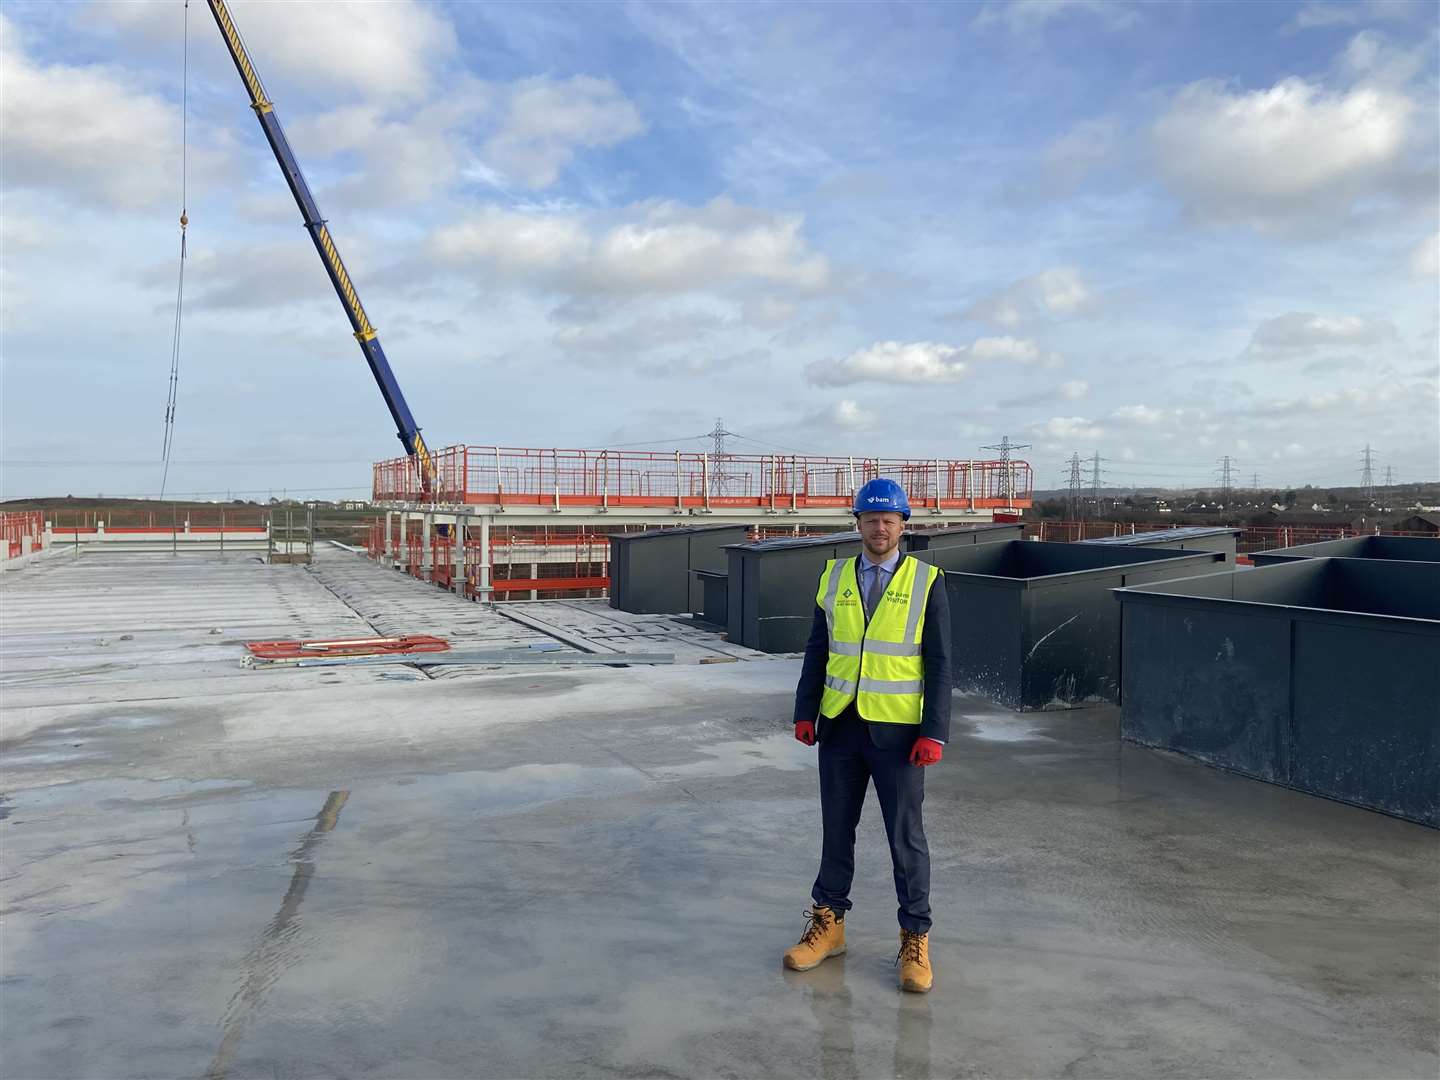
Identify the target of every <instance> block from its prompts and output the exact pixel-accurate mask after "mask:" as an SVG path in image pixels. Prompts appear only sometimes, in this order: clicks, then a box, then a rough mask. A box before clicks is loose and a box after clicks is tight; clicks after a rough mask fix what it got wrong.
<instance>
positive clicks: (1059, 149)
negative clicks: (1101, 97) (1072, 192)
mask: <svg viewBox="0 0 1440 1080" xmlns="http://www.w3.org/2000/svg"><path fill="white" fill-rule="evenodd" d="M1121 145H1122V140H1121V136H1120V131H1119V128H1118V127H1117V125H1116V124H1115V122H1114V121H1113V120H1108V119H1098V120H1085V121H1082V122H1081V123H1079V124H1077V125H1075V127H1073V128H1071V129H1070V130H1069V131H1067V132H1066V133H1065V134H1064V135H1060V136H1058V137H1056V138H1054V139H1052V140H1051V141H1050V142H1048V143H1047V144H1046V145H1045V150H1044V154H1043V157H1044V162H1045V169H1046V171H1047V172H1048V173H1049V174H1050V176H1051V178H1052V179H1053V180H1055V181H1056V182H1058V183H1059V184H1061V185H1066V186H1070V185H1074V184H1076V183H1078V182H1079V181H1080V180H1082V179H1083V178H1084V177H1085V176H1086V174H1088V173H1089V172H1091V171H1092V170H1094V169H1097V168H1099V167H1100V166H1102V165H1104V164H1106V163H1107V162H1113V161H1114V160H1115V159H1116V157H1117V156H1118V155H1119V153H1120V149H1121Z"/></svg>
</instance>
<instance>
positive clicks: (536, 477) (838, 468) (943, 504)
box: [373, 446, 1034, 512]
mask: <svg viewBox="0 0 1440 1080" xmlns="http://www.w3.org/2000/svg"><path fill="white" fill-rule="evenodd" d="M433 460H434V463H435V470H436V481H435V486H434V489H433V491H432V492H431V494H430V495H429V496H426V495H425V494H424V493H423V492H422V489H421V485H420V476H419V472H418V469H417V466H416V465H415V462H414V460H413V459H411V458H409V457H400V458H391V459H389V460H387V461H380V462H376V464H375V467H374V477H373V494H374V499H375V501H376V502H403V503H421V502H429V503H435V504H438V505H451V506H458V505H486V506H501V507H504V506H516V507H519V506H548V507H552V508H555V509H560V508H562V507H567V506H568V507H590V506H598V507H612V506H613V507H638V508H643V507H671V508H675V509H681V510H688V509H711V508H726V509H740V510H744V509H757V510H804V509H845V508H848V507H849V506H850V505H851V502H850V500H851V499H852V497H853V495H854V493H855V491H856V490H857V489H858V488H860V487H861V486H862V485H863V484H864V483H865V482H866V481H867V480H872V479H874V478H875V477H877V476H888V477H891V478H892V479H894V480H897V481H899V482H900V484H901V486H903V487H904V488H905V491H906V494H907V495H909V497H910V505H911V506H912V507H913V508H914V509H915V510H916V511H917V512H923V511H925V510H994V509H1006V508H1015V509H1025V508H1027V507H1029V506H1030V505H1031V494H1032V489H1033V486H1034V480H1033V475H1032V473H1031V470H1030V465H1029V464H1028V463H1027V462H1024V461H1011V462H1008V463H1006V462H1000V461H968V460H960V459H944V458H934V459H930V460H920V459H897V458H891V459H880V458H834V457H806V456H803V455H798V454H789V455H780V454H759V455H747V454H725V455H723V456H719V457H717V456H716V455H714V454H709V453H697V452H694V451H683V450H677V451H675V452H673V453H669V454H665V453H648V452H639V451H633V450H560V449H553V450H541V449H524V448H514V447H501V446H450V447H446V448H445V449H443V450H438V451H436V452H435V453H434V455H433Z"/></svg>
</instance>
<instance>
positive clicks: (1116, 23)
mask: <svg viewBox="0 0 1440 1080" xmlns="http://www.w3.org/2000/svg"><path fill="white" fill-rule="evenodd" d="M1075 14H1079V15H1088V16H1091V17H1093V18H1095V19H1096V20H1097V21H1099V22H1100V23H1101V25H1103V26H1104V27H1105V28H1106V29H1107V30H1125V29H1128V28H1129V27H1131V26H1133V25H1135V22H1136V19H1137V15H1136V14H1135V11H1134V10H1133V9H1132V8H1130V7H1129V6H1127V5H1125V4H1122V3H1119V2H1118V0H1006V2H1004V3H995V2H992V3H988V4H986V5H985V6H984V7H982V8H981V9H980V14H979V15H977V16H976V17H975V25H976V26H980V27H988V26H1000V27H1003V28H1004V29H1006V30H1008V31H1010V33H1012V34H1016V35H1019V36H1027V35H1030V34H1034V33H1036V32H1038V31H1040V30H1043V29H1044V28H1045V27H1046V26H1048V25H1049V24H1050V23H1052V22H1054V21H1055V20H1056V19H1058V18H1061V17H1062V16H1068V15H1075Z"/></svg>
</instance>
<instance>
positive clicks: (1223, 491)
mask: <svg viewBox="0 0 1440 1080" xmlns="http://www.w3.org/2000/svg"><path fill="white" fill-rule="evenodd" d="M1235 465H1236V461H1235V459H1234V458H1233V457H1231V456H1230V455H1229V454H1226V455H1225V456H1224V457H1222V458H1221V459H1220V468H1219V469H1218V470H1217V472H1218V473H1219V477H1220V505H1221V506H1222V507H1223V506H1229V505H1230V493H1231V490H1232V489H1233V488H1234V486H1235Z"/></svg>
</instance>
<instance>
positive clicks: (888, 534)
mask: <svg viewBox="0 0 1440 1080" xmlns="http://www.w3.org/2000/svg"><path fill="white" fill-rule="evenodd" d="M853 509H854V513H855V518H856V522H857V525H858V527H859V530H860V539H861V542H862V545H863V550H862V551H861V553H860V555H859V556H857V557H856V558H853V559H832V560H830V561H829V562H828V563H826V564H825V570H824V572H823V573H822V574H821V575H820V583H819V587H818V590H817V592H816V595H815V621H814V623H813V624H812V626H811V630H810V640H809V641H808V642H807V643H806V645H805V663H804V666H803V667H802V668H801V671H800V685H799V686H798V687H797V688H796V691H795V738H797V739H799V740H800V741H801V742H803V743H805V745H807V746H813V745H815V743H816V742H817V741H818V742H819V744H820V811H821V817H822V819H823V823H824V841H823V844H822V848H821V856H820V873H819V875H818V876H817V877H816V879H815V887H814V888H813V889H812V890H811V894H810V895H811V898H812V899H813V900H814V904H813V906H812V907H811V908H810V910H809V911H807V912H806V913H805V917H806V920H807V922H806V927H805V933H804V935H803V936H802V937H801V938H800V941H799V943H798V944H797V945H795V946H794V947H793V948H791V949H790V950H789V951H787V952H786V953H785V966H786V967H787V968H792V969H793V970H795V971H808V970H810V969H811V968H813V967H815V966H816V965H818V964H820V963H821V962H822V961H824V960H825V959H826V958H827V957H831V956H838V955H839V954H840V953H843V952H844V951H845V913H846V912H847V911H849V910H850V882H851V879H852V878H853V877H854V874H855V827H856V825H857V824H859V822H860V811H861V808H862V807H863V806H864V803H865V792H866V789H867V788H868V787H869V785H870V783H871V782H872V781H873V782H874V784H875V794H876V795H877V796H878V798H879V801H880V812H881V815H882V816H883V817H884V819H885V835H886V837H887V838H888V840H889V841H890V860H891V864H892V866H893V868H894V871H895V894H896V896H897V897H898V899H899V901H900V909H899V912H898V916H899V920H900V952H899V954H898V955H897V956H896V958H895V960H896V963H897V964H898V965H899V968H900V986H901V988H902V989H905V990H912V991H916V992H919V993H924V992H925V991H927V990H929V989H930V986H931V983H932V982H933V978H934V976H933V972H932V970H931V965H930V937H929V934H930V849H929V847H928V846H927V845H926V843H925V829H924V826H923V824H922V823H921V816H920V805H921V803H922V802H923V801H924V798H925V766H927V765H934V764H935V763H936V762H938V761H939V760H940V757H941V754H942V753H943V749H944V745H945V742H946V740H947V739H948V738H949V737H950V609H949V605H948V603H947V602H946V599H945V582H944V580H943V576H942V575H941V573H940V571H939V570H937V569H936V568H935V567H933V566H930V565H929V564H927V563H923V562H920V561H918V560H917V559H914V558H912V557H910V556H906V555H902V554H901V553H900V537H901V535H902V534H903V533H904V531H905V522H907V521H908V520H909V519H910V500H909V499H908V498H907V497H906V495H905V491H904V489H903V488H902V487H901V486H900V485H899V484H897V483H896V482H895V481H893V480H887V479H885V478H883V477H882V478H879V479H875V480H871V481H870V482H869V483H867V484H866V485H865V486H864V487H862V488H861V489H860V490H859V491H858V492H857V493H856V495H855V505H854V507H853Z"/></svg>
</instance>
